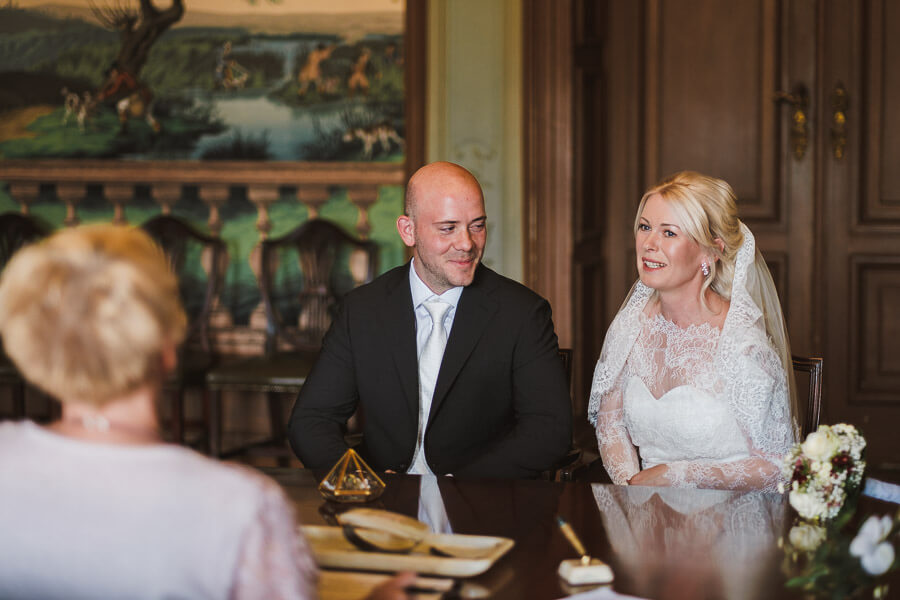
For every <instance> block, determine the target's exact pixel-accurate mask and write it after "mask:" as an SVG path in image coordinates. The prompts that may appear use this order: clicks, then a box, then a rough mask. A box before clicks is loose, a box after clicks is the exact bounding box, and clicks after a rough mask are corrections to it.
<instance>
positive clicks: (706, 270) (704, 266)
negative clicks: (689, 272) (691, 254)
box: [700, 260, 709, 277]
mask: <svg viewBox="0 0 900 600" xmlns="http://www.w3.org/2000/svg"><path fill="white" fill-rule="evenodd" d="M700 272H701V273H703V276H704V277H709V265H708V264H706V261H705V260H704V261H703V262H702V263H700Z"/></svg>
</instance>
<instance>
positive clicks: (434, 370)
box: [408, 300, 450, 475]
mask: <svg viewBox="0 0 900 600" xmlns="http://www.w3.org/2000/svg"><path fill="white" fill-rule="evenodd" d="M422 306H424V307H425V310H427V311H428V314H429V315H431V333H429V334H428V339H427V340H425V347H424V348H422V354H421V355H420V356H419V431H418V433H417V434H416V456H415V458H414V459H413V463H412V466H411V467H410V469H409V471H408V472H409V473H414V474H419V475H421V474H424V473H431V469H430V468H428V463H427V462H425V448H424V447H423V445H424V440H425V425H427V424H428V415H429V413H430V412H431V400H432V398H433V397H434V386H435V384H436V383H437V377H438V372H439V371H440V370H441V360H443V358H444V348H446V347H447V331H446V330H445V329H444V315H446V314H447V311H448V310H449V309H450V304H447V303H446V302H441V301H440V300H427V301H425V302H424V303H422Z"/></svg>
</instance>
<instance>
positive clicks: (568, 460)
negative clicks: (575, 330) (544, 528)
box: [542, 348, 583, 481]
mask: <svg viewBox="0 0 900 600" xmlns="http://www.w3.org/2000/svg"><path fill="white" fill-rule="evenodd" d="M559 359H560V360H561V361H562V363H563V369H565V372H566V382H567V383H568V387H567V390H568V392H569V403H570V405H571V408H572V413H573V415H574V413H575V406H574V402H573V401H572V383H573V380H572V373H573V371H572V349H571V348H560V349H559ZM582 456H583V452H582V450H581V449H580V448H578V446H577V445H576V444H575V440H574V439H573V440H572V443H571V445H570V446H569V451H568V452H567V453H566V455H565V456H564V457H562V458H561V459H560V460H558V461H557V462H556V464H554V465H553V467H552V468H551V469H550V470H549V471H545V472H544V473H542V479H548V480H551V481H572V480H573V478H574V474H575V472H576V470H578V469H579V468H581V467H582V466H583V465H582Z"/></svg>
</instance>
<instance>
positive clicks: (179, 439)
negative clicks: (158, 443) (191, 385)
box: [171, 386, 184, 445]
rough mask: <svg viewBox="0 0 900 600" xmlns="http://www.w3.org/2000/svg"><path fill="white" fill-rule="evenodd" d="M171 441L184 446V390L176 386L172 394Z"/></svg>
mask: <svg viewBox="0 0 900 600" xmlns="http://www.w3.org/2000/svg"><path fill="white" fill-rule="evenodd" d="M171 421H172V441H173V442H175V443H176V444H179V445H182V444H184V388H183V387H182V386H178V387H177V388H176V389H175V390H174V391H173V392H172V418H171Z"/></svg>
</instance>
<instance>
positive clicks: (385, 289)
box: [289, 264, 572, 477]
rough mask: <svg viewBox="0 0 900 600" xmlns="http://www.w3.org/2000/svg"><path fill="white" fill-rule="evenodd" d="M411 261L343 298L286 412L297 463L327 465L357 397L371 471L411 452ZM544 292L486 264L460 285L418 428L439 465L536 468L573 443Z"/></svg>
mask: <svg viewBox="0 0 900 600" xmlns="http://www.w3.org/2000/svg"><path fill="white" fill-rule="evenodd" d="M409 268H410V266H409V264H407V265H405V266H402V267H398V268H396V269H393V270H391V271H389V272H387V273H385V274H384V275H382V276H381V277H379V278H378V279H376V280H375V281H373V282H372V283H370V284H368V285H365V286H363V287H361V288H358V289H356V290H354V291H352V292H350V293H349V294H347V296H345V298H344V301H343V303H342V306H341V310H340V312H339V314H338V316H337V318H336V319H335V321H334V322H333V323H332V325H331V329H330V330H329V331H328V333H327V334H326V336H325V339H324V342H323V345H322V351H321V354H320V355H319V359H318V361H317V363H316V365H315V367H314V368H313V370H312V372H311V373H310V375H309V377H308V378H307V380H306V383H305V384H304V386H303V388H302V390H301V391H300V395H299V396H298V398H297V402H296V404H295V405H294V410H293V412H292V413H291V420H290V427H289V429H290V432H289V433H290V441H291V446H292V447H293V448H294V451H295V452H296V454H297V456H298V457H299V458H300V460H302V461H303V463H304V465H306V466H307V467H310V468H314V469H321V468H327V467H330V466H331V465H333V464H334V463H335V462H336V461H337V460H338V459H339V458H340V457H341V455H342V454H343V453H344V451H345V450H346V444H345V442H344V438H343V435H342V428H343V425H344V424H345V423H346V421H347V419H348V418H349V417H350V416H351V415H352V414H353V412H354V410H355V409H356V407H357V404H358V403H359V404H361V406H362V409H363V414H364V419H363V421H364V426H363V445H362V448H361V453H362V455H363V457H364V458H365V459H366V460H367V461H368V462H369V464H370V466H371V467H372V468H374V469H376V470H379V471H383V470H387V469H392V470H395V471H398V472H404V471H406V469H408V468H409V465H410V464H411V462H412V459H413V452H414V451H415V445H416V432H417V429H418V412H419V393H418V362H417V358H416V322H415V315H414V312H413V305H412V294H411V292H410V288H409ZM557 349H558V347H557V341H556V333H555V332H554V331H553V322H552V321H551V318H550V305H549V304H548V303H547V301H546V300H544V299H543V298H541V297H540V296H538V295H537V294H535V293H534V292H532V291H531V290H529V289H528V288H526V287H525V286H523V285H521V284H518V283H516V282H514V281H512V280H510V279H507V278H505V277H502V276H500V275H498V274H496V273H495V272H493V271H491V270H490V269H488V268H487V267H485V266H483V265H482V266H479V267H478V269H477V271H476V273H475V278H474V280H473V282H472V284H471V285H469V286H468V287H466V288H465V289H464V290H463V293H462V296H461V297H460V300H459V305H458V306H457V310H456V316H455V317H454V321H453V328H452V329H451V331H450V337H449V339H448V340H447V347H446V350H445V351H444V358H443V361H442V363H441V370H440V373H439V374H438V379H437V384H436V386H435V392H434V398H433V400H432V404H431V413H430V416H429V419H428V425H427V428H426V430H425V454H426V457H427V459H428V464H429V466H430V467H431V469H432V471H433V472H434V473H435V474H438V475H442V474H446V473H453V474H454V475H458V476H472V477H533V476H535V475H537V474H538V473H539V472H540V471H542V470H545V469H548V468H550V467H551V466H552V464H553V463H554V462H555V461H556V460H557V459H559V458H561V457H562V456H563V455H564V454H565V453H566V451H567V449H568V447H569V443H570V441H571V427H572V423H571V407H570V401H569V393H568V385H567V382H566V376H565V373H564V371H563V366H562V363H561V361H560V359H559V357H558V354H557Z"/></svg>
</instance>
